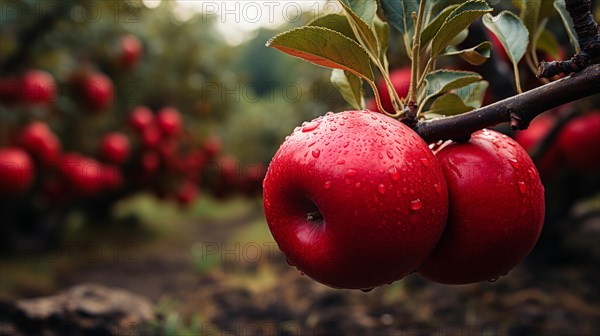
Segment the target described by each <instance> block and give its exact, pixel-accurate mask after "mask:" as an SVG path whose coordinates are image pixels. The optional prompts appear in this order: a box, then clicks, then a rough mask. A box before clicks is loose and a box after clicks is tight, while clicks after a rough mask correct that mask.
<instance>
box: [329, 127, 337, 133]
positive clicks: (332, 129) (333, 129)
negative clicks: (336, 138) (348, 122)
mask: <svg viewBox="0 0 600 336" xmlns="http://www.w3.org/2000/svg"><path fill="white" fill-rule="evenodd" d="M329 129H330V130H331V131H332V132H335V131H337V127H335V126H331V127H330V128H329Z"/></svg>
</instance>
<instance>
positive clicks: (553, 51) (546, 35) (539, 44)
mask: <svg viewBox="0 0 600 336" xmlns="http://www.w3.org/2000/svg"><path fill="white" fill-rule="evenodd" d="M559 48H560V47H559V45H558V40H557V39H556V37H555V36H554V34H552V33H551V32H550V31H548V30H543V31H541V33H540V34H539V36H538V38H537V41H536V50H540V51H543V52H545V53H547V54H548V55H550V56H552V58H554V59H559V58H560V55H559Z"/></svg>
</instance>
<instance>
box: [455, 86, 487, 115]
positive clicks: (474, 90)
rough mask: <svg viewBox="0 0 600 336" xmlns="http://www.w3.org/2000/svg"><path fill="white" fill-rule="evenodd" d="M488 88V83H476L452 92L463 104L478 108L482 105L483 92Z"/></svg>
mask: <svg viewBox="0 0 600 336" xmlns="http://www.w3.org/2000/svg"><path fill="white" fill-rule="evenodd" d="M489 86H490V83H489V82H488V81H484V80H482V81H479V82H476V83H472V84H469V85H467V86H465V87H462V88H458V89H456V90H454V93H456V94H457V95H459V96H460V97H461V98H462V100H463V102H464V103H465V104H466V105H467V106H471V107H473V108H476V109H477V108H480V107H481V105H483V99H484V97H485V92H486V90H487V89H488V87H489Z"/></svg>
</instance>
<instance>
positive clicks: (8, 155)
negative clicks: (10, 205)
mask: <svg viewBox="0 0 600 336" xmlns="http://www.w3.org/2000/svg"><path fill="white" fill-rule="evenodd" d="M33 177H34V165H33V161H32V160H31V158H30V157H29V154H27V152H25V151H24V150H22V149H20V148H14V147H9V148H0V196H13V195H18V194H22V193H24V192H25V191H27V190H28V189H29V187H31V183H32V182H33Z"/></svg>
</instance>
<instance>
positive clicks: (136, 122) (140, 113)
mask: <svg viewBox="0 0 600 336" xmlns="http://www.w3.org/2000/svg"><path fill="white" fill-rule="evenodd" d="M153 123H154V114H153V113H152V111H150V109H149V108H147V107H146V106H138V107H136V108H134V109H133V110H131V113H130V114H129V125H130V126H131V127H133V129H135V130H136V131H138V132H142V131H144V130H145V129H146V128H147V127H149V126H150V125H152V124H153Z"/></svg>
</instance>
